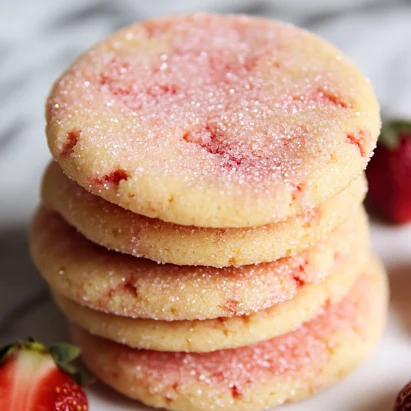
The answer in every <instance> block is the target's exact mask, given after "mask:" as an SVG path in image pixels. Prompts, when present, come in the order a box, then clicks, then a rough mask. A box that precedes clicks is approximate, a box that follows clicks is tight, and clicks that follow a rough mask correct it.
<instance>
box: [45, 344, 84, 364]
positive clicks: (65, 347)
mask: <svg viewBox="0 0 411 411" xmlns="http://www.w3.org/2000/svg"><path fill="white" fill-rule="evenodd" d="M80 352H81V350H80V348H79V347H76V346H75V345H72V344H68V343H61V344H56V345H52V346H51V347H50V354H51V356H52V357H53V358H54V361H55V362H56V363H57V364H58V365H62V364H67V363H69V362H71V361H73V360H75V359H76V358H77V357H78V356H79V355H80Z"/></svg>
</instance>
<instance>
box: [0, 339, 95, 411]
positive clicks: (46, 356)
mask: <svg viewBox="0 0 411 411" xmlns="http://www.w3.org/2000/svg"><path fill="white" fill-rule="evenodd" d="M79 354H80V350H79V349H78V348H77V347H75V346H72V345H70V344H66V343H63V344H59V345H52V346H50V347H46V346H45V345H43V344H41V343H39V342H37V341H34V340H33V339H28V340H26V341H19V342H16V343H14V344H10V345H8V346H6V347H4V348H3V349H1V350H0V410H1V411H88V409H89V408H88V401H87V397H86V395H85V393H84V391H83V390H82V389H81V386H80V384H81V382H82V380H84V377H83V376H82V375H81V374H80V373H79V372H77V370H76V369H75V368H74V367H73V366H72V365H71V364H70V362H71V361H72V360H74V359H75V358H77V357H78V355H79Z"/></svg>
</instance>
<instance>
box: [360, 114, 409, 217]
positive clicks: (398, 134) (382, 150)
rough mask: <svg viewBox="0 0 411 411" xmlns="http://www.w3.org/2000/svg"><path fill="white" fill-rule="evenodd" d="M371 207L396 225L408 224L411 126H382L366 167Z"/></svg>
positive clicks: (386, 124) (391, 122)
mask: <svg viewBox="0 0 411 411" xmlns="http://www.w3.org/2000/svg"><path fill="white" fill-rule="evenodd" d="M367 178H368V184H369V192H368V200H369V203H370V205H371V206H372V207H373V208H374V209H375V211H377V212H378V213H380V214H381V215H382V216H383V217H385V218H386V219H388V220H389V221H391V222H393V223H396V224H403V223H407V222H410V221H411V123H409V122H406V121H399V120H396V121H390V122H387V123H385V124H383V126H382V129H381V135H380V138H379V139H378V144H377V148H376V150H375V153H374V157H373V158H372V160H371V161H370V164H369V165H368V168H367Z"/></svg>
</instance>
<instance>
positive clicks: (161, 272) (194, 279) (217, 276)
mask: <svg viewBox="0 0 411 411" xmlns="http://www.w3.org/2000/svg"><path fill="white" fill-rule="evenodd" d="M368 237H369V233H368V222H367V217H366V215H365V212H364V210H363V209H362V208H361V209H360V210H359V212H357V213H356V214H354V215H353V216H352V218H351V219H349V220H348V221H347V222H346V223H344V224H342V225H341V226H340V227H338V228H337V229H336V230H334V231H333V232H332V233H331V234H330V236H329V237H327V238H326V239H324V241H322V242H320V243H318V244H316V245H315V246H313V247H311V248H309V249H307V250H305V251H303V252H302V253H300V254H298V255H296V256H293V257H288V258H284V259H280V260H277V261H274V262H272V263H262V264H259V265H247V266H240V267H225V268H213V267H204V266H192V267H191V266H176V265H172V264H157V263H154V262H152V261H150V260H146V259H142V258H136V257H132V256H129V255H125V254H121V253H117V252H114V251H108V250H106V249H105V248H103V247H100V246H97V245H95V244H93V243H92V242H90V241H88V240H86V239H85V238H84V237H83V236H82V235H81V234H79V233H78V232H77V231H76V230H75V229H74V228H72V227H71V226H70V225H68V224H67V223H66V222H65V221H64V220H63V219H62V218H61V217H60V216H59V215H58V214H56V213H54V212H52V211H48V210H47V209H45V208H41V209H40V210H39V211H38V212H37V214H36V215H35V216H34V218H33V222H32V225H31V228H30V248H31V254H32V258H33V261H34V263H35V265H36V266H37V268H38V269H39V271H40V273H41V274H42V275H43V276H44V278H45V279H46V280H47V281H48V283H49V284H50V286H51V288H53V289H54V290H55V291H56V292H57V293H59V294H62V295H63V296H65V297H67V298H70V299H72V300H74V301H77V302H78V303H80V304H81V305H86V306H88V307H90V308H93V309H96V310H100V311H105V312H108V313H112V314H116V315H121V316H126V317H138V318H151V319H157V320H196V319H211V318H217V317H232V316H236V315H244V314H250V313H252V312H255V311H260V310H263V309H265V308H268V307H270V306H272V305H274V304H276V303H278V302H281V301H286V300H289V299H291V298H293V297H294V296H295V295H296V294H297V293H298V291H299V289H300V288H301V287H302V286H303V285H304V284H310V283H319V282H321V281H323V280H324V278H326V277H327V276H328V275H330V274H332V273H334V272H336V270H337V269H338V266H339V265H340V264H341V263H343V262H344V261H347V260H349V259H351V258H352V257H353V254H355V255H356V256H357V257H358V258H361V256H365V254H362V253H361V250H366V248H367V244H368V241H369V238H368ZM358 250H360V252H359V251H358ZM357 254H358V255H357Z"/></svg>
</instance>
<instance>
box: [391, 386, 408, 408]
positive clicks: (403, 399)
mask: <svg viewBox="0 0 411 411" xmlns="http://www.w3.org/2000/svg"><path fill="white" fill-rule="evenodd" d="M394 411H411V381H410V382H409V383H408V384H407V385H406V386H405V387H404V388H403V389H402V390H401V391H400V393H399V394H398V396H397V399H396V401H395V406H394Z"/></svg>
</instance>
